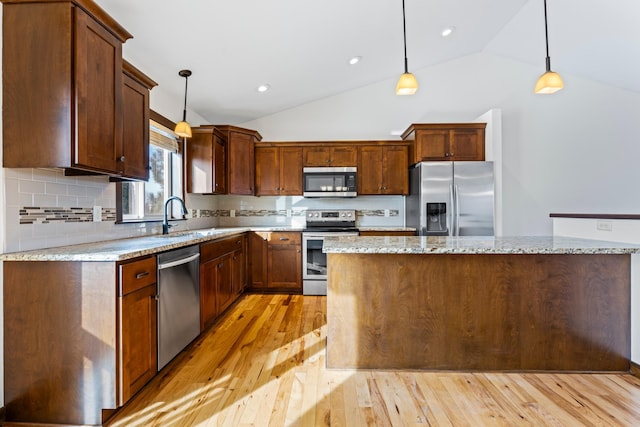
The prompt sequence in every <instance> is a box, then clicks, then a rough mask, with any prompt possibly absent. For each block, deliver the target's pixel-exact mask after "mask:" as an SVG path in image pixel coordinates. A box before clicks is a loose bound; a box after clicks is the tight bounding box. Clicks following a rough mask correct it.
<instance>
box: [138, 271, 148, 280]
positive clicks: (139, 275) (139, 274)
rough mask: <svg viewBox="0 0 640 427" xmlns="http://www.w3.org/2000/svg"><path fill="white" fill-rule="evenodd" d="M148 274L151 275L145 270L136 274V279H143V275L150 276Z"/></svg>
mask: <svg viewBox="0 0 640 427" xmlns="http://www.w3.org/2000/svg"><path fill="white" fill-rule="evenodd" d="M148 275H149V272H148V271H145V272H143V273H138V274H136V279H142V278H143V277H145V276H148Z"/></svg>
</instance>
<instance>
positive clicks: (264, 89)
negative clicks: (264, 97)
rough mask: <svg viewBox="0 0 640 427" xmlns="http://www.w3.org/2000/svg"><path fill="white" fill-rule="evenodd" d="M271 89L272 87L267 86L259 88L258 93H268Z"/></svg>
mask: <svg viewBox="0 0 640 427" xmlns="http://www.w3.org/2000/svg"><path fill="white" fill-rule="evenodd" d="M269 89H271V86H269V85H267V84H264V85H260V86H258V92H266V91H268V90H269Z"/></svg>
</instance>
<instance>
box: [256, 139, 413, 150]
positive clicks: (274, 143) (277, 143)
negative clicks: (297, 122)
mask: <svg viewBox="0 0 640 427" xmlns="http://www.w3.org/2000/svg"><path fill="white" fill-rule="evenodd" d="M363 145H386V146H409V145H410V142H409V141H397V140H388V141H385V140H372V141H365V140H354V141H343V140H338V141H269V142H257V143H256V148H259V147H327V146H331V147H340V146H348V147H354V146H355V147H357V146H363Z"/></svg>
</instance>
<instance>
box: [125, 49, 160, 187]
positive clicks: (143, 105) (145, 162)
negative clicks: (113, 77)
mask: <svg viewBox="0 0 640 427" xmlns="http://www.w3.org/2000/svg"><path fill="white" fill-rule="evenodd" d="M122 71H123V74H122V152H121V153H118V154H119V155H118V154H116V157H117V158H119V159H120V165H121V166H122V171H121V174H122V176H123V177H125V178H132V179H139V180H143V181H147V180H148V179H149V91H150V90H151V89H152V88H153V87H154V86H157V83H156V82H154V81H153V80H151V79H150V78H149V77H147V76H146V75H145V74H143V73H142V72H141V71H140V70H138V69H137V68H136V67H134V66H133V65H131V64H129V63H128V62H127V61H123V63H122Z"/></svg>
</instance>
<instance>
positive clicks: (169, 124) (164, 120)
mask: <svg viewBox="0 0 640 427" xmlns="http://www.w3.org/2000/svg"><path fill="white" fill-rule="evenodd" d="M149 118H150V119H151V120H153V121H154V122H158V123H160V124H161V125H162V126H165V127H168V128H169V129H174V128H175V127H176V123H175V122H173V121H171V120H169V119H167V118H166V117H165V116H163V115H162V114H160V113H158V112H155V111H153V110H149Z"/></svg>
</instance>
